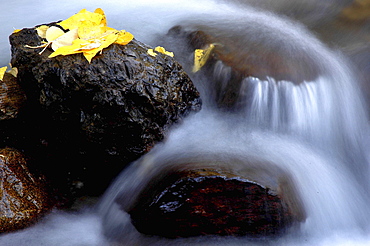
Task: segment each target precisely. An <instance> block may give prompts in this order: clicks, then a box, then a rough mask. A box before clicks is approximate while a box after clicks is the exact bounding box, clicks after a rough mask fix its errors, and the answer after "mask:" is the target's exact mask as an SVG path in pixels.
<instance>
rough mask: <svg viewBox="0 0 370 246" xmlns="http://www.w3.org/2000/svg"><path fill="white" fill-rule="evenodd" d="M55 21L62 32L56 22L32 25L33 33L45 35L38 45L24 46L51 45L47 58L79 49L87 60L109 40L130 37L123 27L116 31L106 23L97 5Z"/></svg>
mask: <svg viewBox="0 0 370 246" xmlns="http://www.w3.org/2000/svg"><path fill="white" fill-rule="evenodd" d="M58 25H60V26H61V27H62V28H63V29H65V30H68V31H67V32H64V31H63V30H62V29H61V28H59V27H56V26H51V27H49V26H40V27H38V28H37V29H36V30H37V33H38V35H39V36H40V37H42V38H45V39H46V40H47V43H46V44H44V45H42V46H38V47H30V46H28V47H29V48H40V47H45V49H46V48H47V47H49V46H51V48H52V49H53V50H54V52H53V53H52V54H50V56H49V57H50V58H52V57H55V56H58V55H71V54H77V53H83V55H84V56H85V58H86V59H87V60H88V61H89V62H91V60H92V58H93V57H94V56H95V55H96V54H97V53H99V52H102V50H103V49H104V48H107V47H108V46H109V45H111V44H113V43H116V44H121V45H126V44H128V43H129V42H131V40H132V39H133V38H134V36H133V35H132V34H131V33H129V32H126V31H125V30H121V31H118V30H116V29H114V28H111V27H108V26H107V20H106V17H105V14H104V11H103V10H102V9H100V8H98V9H96V10H95V11H94V12H89V11H87V10H86V9H83V10H81V11H80V12H78V13H77V14H75V15H73V16H71V17H69V18H68V19H66V20H64V21H62V22H60V23H58ZM45 49H44V50H45ZM42 52H43V51H41V53H42Z"/></svg>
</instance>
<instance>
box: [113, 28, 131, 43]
mask: <svg viewBox="0 0 370 246" xmlns="http://www.w3.org/2000/svg"><path fill="white" fill-rule="evenodd" d="M132 39H134V35H132V34H131V33H129V32H126V31H125V30H121V31H119V33H118V38H117V40H116V42H115V43H116V44H121V45H126V44H128V43H130V42H131V40H132Z"/></svg>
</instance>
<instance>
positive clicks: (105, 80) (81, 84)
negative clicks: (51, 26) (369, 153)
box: [10, 28, 201, 195]
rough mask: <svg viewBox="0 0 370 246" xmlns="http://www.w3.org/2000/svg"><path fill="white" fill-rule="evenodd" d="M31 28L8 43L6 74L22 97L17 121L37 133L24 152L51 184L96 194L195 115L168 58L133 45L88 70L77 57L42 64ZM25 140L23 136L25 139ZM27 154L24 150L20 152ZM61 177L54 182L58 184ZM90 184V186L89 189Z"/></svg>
mask: <svg viewBox="0 0 370 246" xmlns="http://www.w3.org/2000/svg"><path fill="white" fill-rule="evenodd" d="M41 41H42V39H41V37H39V36H38V35H37V33H36V31H35V29H34V28H26V29H23V30H21V31H20V32H18V33H14V34H12V35H11V36H10V43H11V49H12V60H11V63H12V66H13V67H17V68H18V70H19V73H18V81H19V83H20V85H21V87H22V89H23V90H24V91H25V93H26V95H27V98H28V100H27V105H26V109H25V110H24V111H23V114H22V117H23V118H22V119H23V120H24V122H25V124H27V125H28V126H31V129H32V127H33V128H34V129H35V132H38V133H37V135H38V136H30V137H29V139H32V141H36V142H37V146H39V147H40V148H38V149H36V150H35V149H33V150H32V151H29V154H30V156H32V157H34V159H36V160H37V162H38V163H41V164H40V165H43V164H42V163H49V162H50V161H52V162H53V163H55V164H56V165H55V166H56V169H55V170H53V171H51V170H47V168H46V167H47V165H45V166H44V167H43V170H47V172H48V175H49V176H51V177H52V180H59V181H58V182H61V183H63V182H64V181H63V179H64V178H65V177H67V179H68V183H69V185H70V186H71V187H74V188H73V189H74V190H76V191H77V190H85V191H86V190H89V192H90V193H92V195H99V194H101V193H102V192H103V191H104V190H105V188H106V187H107V186H108V184H109V183H110V182H111V179H112V177H114V176H115V175H117V173H118V172H119V171H120V170H122V169H123V168H124V167H125V165H127V164H128V163H129V162H131V161H133V160H135V159H137V158H138V157H140V156H141V155H143V154H144V153H146V152H148V151H149V150H150V149H151V148H152V146H153V145H154V144H155V143H156V142H158V141H161V140H162V139H163V138H164V137H165V135H166V131H167V129H168V128H169V127H170V126H171V125H172V124H173V123H175V122H178V121H180V120H181V119H182V118H183V117H184V116H186V115H187V114H189V113H190V112H196V111H198V110H199V109H200V105H201V103H200V99H199V93H198V91H197V90H196V88H195V87H194V85H193V83H192V81H191V80H190V79H189V77H188V76H187V74H186V73H185V72H184V71H183V69H182V67H181V65H180V64H179V63H178V62H177V61H176V60H175V59H173V58H172V57H169V56H167V55H164V54H158V55H157V56H156V57H152V56H150V55H148V54H147V50H148V48H151V47H149V46H147V45H145V44H143V43H141V42H139V41H137V40H135V39H134V40H133V41H131V42H130V43H129V44H128V45H125V46H123V45H117V44H112V45H111V46H109V47H108V48H106V49H104V50H103V52H102V53H101V54H99V55H97V56H96V57H94V58H93V59H92V62H91V63H90V64H89V62H88V61H87V60H86V59H85V58H84V57H83V56H82V54H75V55H69V56H58V57H55V58H51V59H50V58H48V55H49V54H50V53H51V52H52V51H51V50H49V49H47V50H46V51H45V52H44V53H42V55H40V54H39V52H40V51H41V50H42V48H38V49H30V48H27V47H25V45H29V46H38V45H40V44H41ZM26 134H28V133H26ZM22 148H23V149H25V151H28V150H29V149H30V148H32V146H22ZM61 177H62V178H61ZM97 180H98V181H97Z"/></svg>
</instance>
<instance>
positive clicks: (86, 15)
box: [58, 9, 105, 30]
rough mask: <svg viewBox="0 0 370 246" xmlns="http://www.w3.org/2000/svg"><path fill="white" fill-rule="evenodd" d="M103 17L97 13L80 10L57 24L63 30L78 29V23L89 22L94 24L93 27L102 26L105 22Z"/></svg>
mask: <svg viewBox="0 0 370 246" xmlns="http://www.w3.org/2000/svg"><path fill="white" fill-rule="evenodd" d="M104 19H105V15H102V14H99V13H92V12H89V11H87V10H86V9H83V10H81V11H80V12H78V13H77V14H75V15H72V16H71V17H69V18H68V19H66V20H64V21H62V22H60V23H58V24H59V25H60V26H61V27H63V28H64V29H69V30H71V29H74V28H78V27H79V25H80V23H81V22H83V21H90V22H92V23H94V24H95V25H100V24H102V23H103V24H104V23H105V21H104Z"/></svg>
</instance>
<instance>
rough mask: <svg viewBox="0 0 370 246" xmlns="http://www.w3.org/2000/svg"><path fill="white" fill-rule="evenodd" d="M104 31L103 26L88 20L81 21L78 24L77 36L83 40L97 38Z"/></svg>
mask: <svg viewBox="0 0 370 246" xmlns="http://www.w3.org/2000/svg"><path fill="white" fill-rule="evenodd" d="M105 31H106V28H105V27H103V26H99V25H96V24H95V23H93V22H91V21H89V20H87V21H81V22H80V25H79V26H78V37H79V38H81V39H85V40H88V39H93V38H98V37H100V36H102V35H103V33H105Z"/></svg>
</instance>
